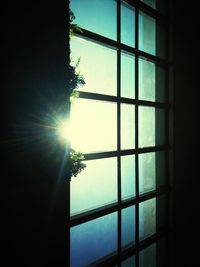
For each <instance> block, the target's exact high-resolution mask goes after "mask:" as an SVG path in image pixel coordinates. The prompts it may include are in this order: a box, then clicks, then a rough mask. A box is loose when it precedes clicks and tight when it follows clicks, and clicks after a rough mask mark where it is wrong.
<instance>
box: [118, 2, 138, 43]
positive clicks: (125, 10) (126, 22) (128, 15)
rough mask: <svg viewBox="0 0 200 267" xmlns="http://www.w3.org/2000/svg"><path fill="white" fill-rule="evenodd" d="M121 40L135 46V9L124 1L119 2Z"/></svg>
mask: <svg viewBox="0 0 200 267" xmlns="http://www.w3.org/2000/svg"><path fill="white" fill-rule="evenodd" d="M121 42H122V43H124V44H126V45H129V46H131V47H135V9H134V8H133V7H131V6H129V5H128V4H126V3H125V2H122V4H121Z"/></svg>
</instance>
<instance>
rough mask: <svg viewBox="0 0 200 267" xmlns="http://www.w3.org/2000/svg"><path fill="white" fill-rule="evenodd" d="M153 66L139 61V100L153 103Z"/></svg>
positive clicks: (150, 63) (154, 71) (154, 72)
mask: <svg viewBox="0 0 200 267" xmlns="http://www.w3.org/2000/svg"><path fill="white" fill-rule="evenodd" d="M155 76H156V67H155V64H154V63H152V62H150V61H147V60H143V59H139V99H141V100H148V101H155V93H156V92H155V91H156V90H155V85H156V84H155Z"/></svg>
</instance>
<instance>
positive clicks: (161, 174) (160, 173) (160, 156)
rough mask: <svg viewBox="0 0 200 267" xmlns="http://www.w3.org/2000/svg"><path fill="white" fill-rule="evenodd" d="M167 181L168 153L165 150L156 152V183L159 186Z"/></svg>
mask: <svg viewBox="0 0 200 267" xmlns="http://www.w3.org/2000/svg"><path fill="white" fill-rule="evenodd" d="M165 183H166V155H165V152H156V185H157V187H159V186H162V185H165Z"/></svg>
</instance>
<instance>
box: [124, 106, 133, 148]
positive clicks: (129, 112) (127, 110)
mask: <svg viewBox="0 0 200 267" xmlns="http://www.w3.org/2000/svg"><path fill="white" fill-rule="evenodd" d="M134 147H135V106H133V105H126V104H122V105H121V149H131V148H134Z"/></svg>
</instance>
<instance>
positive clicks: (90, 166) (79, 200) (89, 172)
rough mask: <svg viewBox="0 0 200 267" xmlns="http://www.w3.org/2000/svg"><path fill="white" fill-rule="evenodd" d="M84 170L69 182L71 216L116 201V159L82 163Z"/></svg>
mask: <svg viewBox="0 0 200 267" xmlns="http://www.w3.org/2000/svg"><path fill="white" fill-rule="evenodd" d="M84 163H85V164H86V166H87V167H86V168H85V169H84V171H82V172H81V173H80V174H79V175H78V176H77V177H76V178H74V179H72V180H71V183H70V185H71V194H70V197H71V201H70V204H71V207H70V208H71V215H74V214H76V213H80V212H84V211H86V210H90V209H93V208H98V207H100V206H103V205H106V204H109V203H111V202H115V201H117V159H116V158H106V159H97V160H88V161H85V162H84Z"/></svg>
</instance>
